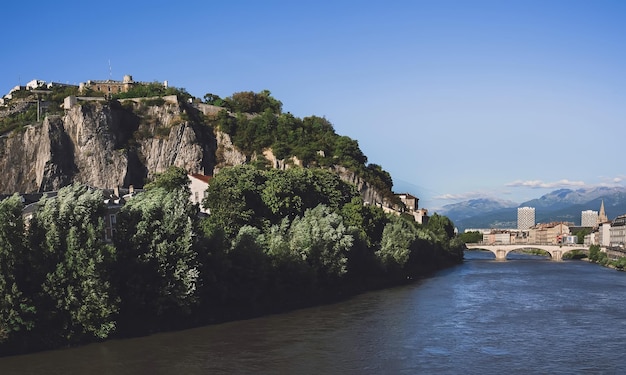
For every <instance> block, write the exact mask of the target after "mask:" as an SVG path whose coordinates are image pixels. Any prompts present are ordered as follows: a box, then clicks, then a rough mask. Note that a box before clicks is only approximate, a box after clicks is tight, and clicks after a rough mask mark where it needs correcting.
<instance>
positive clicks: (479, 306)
mask: <svg viewBox="0 0 626 375" xmlns="http://www.w3.org/2000/svg"><path fill="white" fill-rule="evenodd" d="M493 258H494V256H493V254H491V253H485V252H467V253H466V259H465V261H464V262H463V264H461V265H458V266H455V267H453V268H450V269H446V270H444V271H441V272H439V273H437V274H435V275H433V276H432V277H430V278H428V279H424V280H421V281H418V282H415V283H413V284H411V285H406V286H402V287H398V288H392V289H386V290H380V291H375V292H370V293H366V294H362V295H359V296H357V297H354V298H351V299H349V300H347V301H344V302H341V303H336V304H332V305H325V306H320V307H315V308H308V309H303V310H298V311H293V312H288V313H284V314H278V315H272V316H267V317H263V318H257V319H251V320H245V321H237V322H231V323H226V324H219V325H213V326H207V327H202V328H196V329H191V330H186V331H180V332H171V333H163V334H157V335H152V336H149V337H142V338H135V339H126V340H111V341H107V342H104V343H98V344H92V345H87V346H84V347H79V348H72V349H66V350H56V351H48V352H42V353H35V354H31V355H22V356H14V357H6V358H0V374H2V375H7V374H503V373H509V374H529V373H531V374H538V373H541V374H574V373H577V374H580V373H583V374H620V373H622V374H623V373H626V356H625V355H624V353H625V352H626V304H625V303H624V294H625V292H626V273H622V272H617V271H615V270H611V269H607V268H603V267H600V266H598V265H595V264H589V263H587V262H584V261H564V262H552V261H550V260H549V259H547V258H544V257H539V256H532V255H524V254H509V257H508V259H509V260H507V261H506V262H498V261H495V260H494V259H493Z"/></svg>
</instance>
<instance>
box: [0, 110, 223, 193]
mask: <svg viewBox="0 0 626 375" xmlns="http://www.w3.org/2000/svg"><path fill="white" fill-rule="evenodd" d="M138 106H143V108H140V109H141V111H142V114H141V116H138V115H136V114H135V112H133V111H129V110H128V109H127V108H124V107H122V106H119V105H110V104H106V103H94V102H88V103H85V104H83V105H76V106H73V107H72V108H71V109H69V110H68V111H67V112H66V114H65V115H64V116H62V117H61V116H50V117H47V118H46V119H45V120H44V122H43V124H42V125H39V126H30V127H27V128H26V130H24V131H22V132H15V133H12V134H10V135H8V136H4V137H2V138H0V168H1V170H2V171H5V178H3V179H0V192H2V193H7V194H9V193H13V192H31V191H48V190H56V189H58V188H60V187H62V186H64V185H67V184H69V183H71V182H74V181H76V182H81V183H84V184H88V185H91V186H95V187H102V188H112V187H115V186H129V185H134V186H136V187H142V186H143V184H144V182H145V180H146V178H148V177H149V176H150V175H151V174H154V173H157V172H162V171H164V170H165V169H167V168H168V167H169V166H171V165H175V166H179V167H183V168H185V169H187V170H188V171H189V172H191V173H205V171H206V173H207V174H211V173H212V171H213V167H214V166H215V163H216V160H215V150H216V148H217V141H216V139H215V136H214V135H213V131H212V129H210V128H209V127H206V126H202V125H198V124H193V123H191V122H190V121H183V120H182V119H181V117H182V116H181V114H182V111H181V109H180V107H179V106H178V104H164V105H160V106H146V105H143V104H138Z"/></svg>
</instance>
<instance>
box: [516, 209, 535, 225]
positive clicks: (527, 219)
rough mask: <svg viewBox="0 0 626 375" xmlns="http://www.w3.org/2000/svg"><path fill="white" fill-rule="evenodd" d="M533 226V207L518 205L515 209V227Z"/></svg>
mask: <svg viewBox="0 0 626 375" xmlns="http://www.w3.org/2000/svg"><path fill="white" fill-rule="evenodd" d="M534 226H535V208H534V207H519V208H518V209H517V229H528V228H530V227H534Z"/></svg>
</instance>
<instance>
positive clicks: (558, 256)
mask: <svg viewBox="0 0 626 375" xmlns="http://www.w3.org/2000/svg"><path fill="white" fill-rule="evenodd" d="M550 255H552V260H554V261H557V262H562V261H563V252H562V251H561V250H552V251H551V252H550Z"/></svg>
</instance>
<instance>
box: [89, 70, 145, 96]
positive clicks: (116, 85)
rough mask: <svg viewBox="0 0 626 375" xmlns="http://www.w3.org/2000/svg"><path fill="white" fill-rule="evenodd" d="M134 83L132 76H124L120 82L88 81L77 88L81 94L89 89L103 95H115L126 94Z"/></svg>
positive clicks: (109, 80) (108, 80)
mask: <svg viewBox="0 0 626 375" xmlns="http://www.w3.org/2000/svg"><path fill="white" fill-rule="evenodd" d="M135 83H136V82H135V81H133V76H131V75H125V76H124V79H123V80H122V81H114V80H111V79H107V80H105V81H101V80H95V81H92V80H89V81H87V82H86V83H84V82H81V84H80V85H79V86H78V88H79V90H80V92H81V93H84V92H85V91H86V90H87V89H91V90H93V91H97V92H103V93H105V94H117V93H120V92H128V90H130V89H131V88H132V87H133V86H134V85H135Z"/></svg>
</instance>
